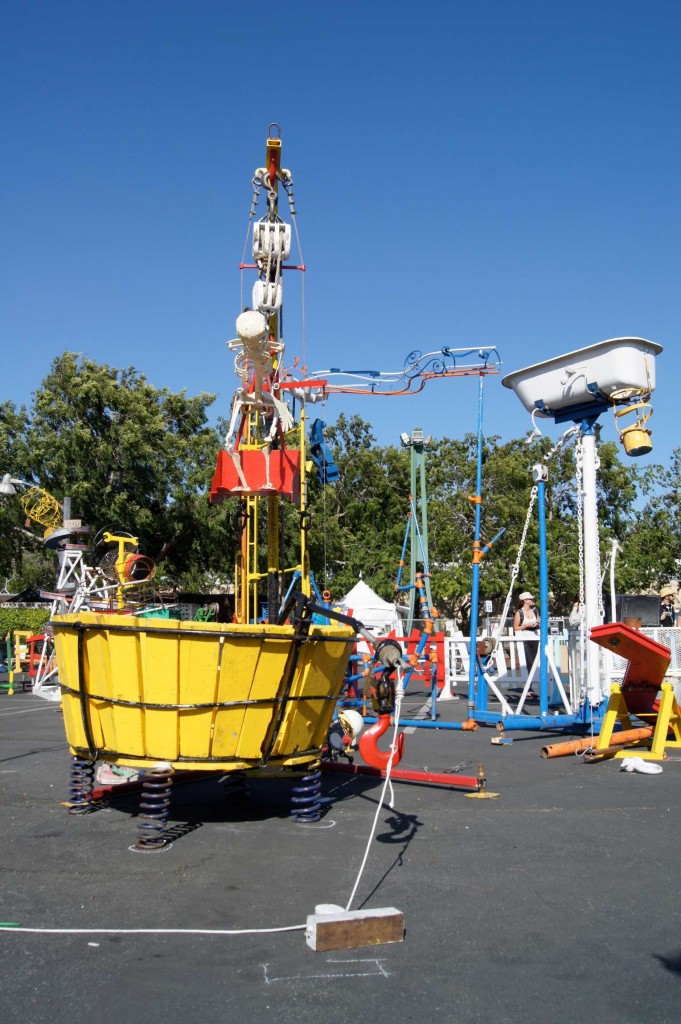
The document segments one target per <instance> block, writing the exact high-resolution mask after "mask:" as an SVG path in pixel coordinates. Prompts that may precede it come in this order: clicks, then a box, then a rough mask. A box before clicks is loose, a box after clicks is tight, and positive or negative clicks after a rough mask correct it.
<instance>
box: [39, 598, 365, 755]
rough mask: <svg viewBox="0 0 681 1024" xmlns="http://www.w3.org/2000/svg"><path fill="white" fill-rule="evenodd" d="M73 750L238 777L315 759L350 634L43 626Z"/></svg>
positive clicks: (108, 624) (117, 619) (127, 622)
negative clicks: (50, 637)
mask: <svg viewBox="0 0 681 1024" xmlns="http://www.w3.org/2000/svg"><path fill="white" fill-rule="evenodd" d="M52 625H53V628H54V642H55V649H56V654H57V662H58V664H59V681H60V685H61V690H62V709H63V712H64V725H65V727H66V738H67V740H68V743H69V746H70V748H71V752H72V753H73V754H76V755H78V756H80V757H84V758H87V759H91V760H94V759H95V758H101V759H103V760H105V761H110V762H112V763H115V764H121V765H127V766H131V767H134V766H144V765H149V764H153V763H156V762H158V761H169V762H170V763H171V764H172V765H173V767H175V768H186V769H191V770H197V769H205V770H207V771H218V770H219V771H239V770H243V769H247V768H259V767H263V766H264V765H266V764H274V765H277V766H282V767H287V766H291V765H296V764H304V763H306V762H307V761H310V760H312V759H313V758H314V757H316V756H318V754H319V752H320V750H321V747H322V744H323V743H324V740H325V737H326V733H327V730H328V727H329V723H330V721H331V717H332V715H333V711H334V707H335V703H336V700H337V698H338V695H339V692H340V688H341V684H342V681H343V677H344V674H345V669H346V666H347V663H348V659H349V656H350V652H351V649H352V645H353V643H354V641H355V635H354V633H353V631H352V628H351V627H350V626H342V625H338V626H335V625H334V626H315V625H312V626H310V627H309V634H308V635H301V633H300V632H296V630H295V629H294V627H293V626H290V625H284V626H270V625H225V624H222V623H215V622H181V621H179V620H165V619H145V618H141V617H135V616H121V615H115V614H98V613H96V612H79V613H77V614H73V615H55V616H54V618H53V619H52Z"/></svg>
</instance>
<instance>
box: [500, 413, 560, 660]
mask: <svg viewBox="0 0 681 1024" xmlns="http://www.w3.org/2000/svg"><path fill="white" fill-rule="evenodd" d="M577 432H578V428H577V427H569V428H568V430H566V431H565V433H564V434H562V435H561V436H560V437H559V438H558V440H557V441H556V443H555V444H554V446H553V448H551V449H550V450H549V452H548V453H547V455H546V456H545V459H544V461H545V462H550V461H551V459H552V458H553V457H554V455H556V454H557V452H559V451H560V449H561V448H562V447H563V445H564V444H566V443H567V441H568V440H569V439H570V438H572V437H574V436H575V435H576V434H577ZM537 494H538V488H537V487H536V485H535V486H533V488H532V490H531V491H530V503H529V505H528V507H527V515H526V516H525V525H524V526H523V532H522V536H521V538H520V544H519V545H518V552H517V554H516V558H515V562H514V563H513V565H512V566H511V583H510V586H509V588H508V593H507V594H506V600H505V601H504V607H503V610H502V613H501V615H500V617H499V628H498V631H497V633H496V634H495V639H497V641H498V638H499V637H500V636H501V632H502V630H503V628H504V623H505V622H506V616H507V615H508V609H509V607H510V605H511V598H512V597H513V588H514V586H515V581H516V580H517V578H518V574H519V572H520V560H521V558H522V557H523V552H524V550H525V543H526V541H527V531H528V530H529V528H530V522H531V520H532V511H533V509H534V504H535V502H536V500H537Z"/></svg>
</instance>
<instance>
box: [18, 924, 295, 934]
mask: <svg viewBox="0 0 681 1024" xmlns="http://www.w3.org/2000/svg"><path fill="white" fill-rule="evenodd" d="M306 927H307V925H306V924H292V925H287V926H286V927H284V928H22V927H20V926H16V925H14V924H0V933H2V932H7V933H9V932H12V933H14V932H24V933H26V932H28V933H30V934H33V935H267V934H269V933H270V932H297V931H301V930H302V929H304V928H306Z"/></svg>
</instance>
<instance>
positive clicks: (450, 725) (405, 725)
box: [364, 715, 463, 730]
mask: <svg viewBox="0 0 681 1024" xmlns="http://www.w3.org/2000/svg"><path fill="white" fill-rule="evenodd" d="M364 721H365V722H366V723H367V724H370V725H373V723H374V722H377V721H378V718H374V717H373V716H371V717H370V716H369V715H367V717H366V718H365V719H364ZM400 728H401V729H459V730H462V729H463V722H429V721H422V720H421V719H419V720H418V721H417V722H416V721H414V720H413V719H411V718H401V719H400Z"/></svg>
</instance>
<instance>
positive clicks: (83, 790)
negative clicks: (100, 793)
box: [65, 757, 98, 814]
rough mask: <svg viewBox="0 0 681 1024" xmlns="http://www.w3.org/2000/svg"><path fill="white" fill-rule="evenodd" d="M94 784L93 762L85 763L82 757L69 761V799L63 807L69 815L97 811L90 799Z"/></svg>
mask: <svg viewBox="0 0 681 1024" xmlns="http://www.w3.org/2000/svg"><path fill="white" fill-rule="evenodd" d="M94 782H95V762H94V761H86V760H85V759H84V758H82V757H73V758H72V759H71V773H70V778H69V798H68V800H67V801H66V804H65V806H66V807H67V809H68V812H69V814H90V813H91V812H92V811H95V810H96V809H97V806H98V805H97V803H96V802H95V801H93V799H92V790H93V787H94Z"/></svg>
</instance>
